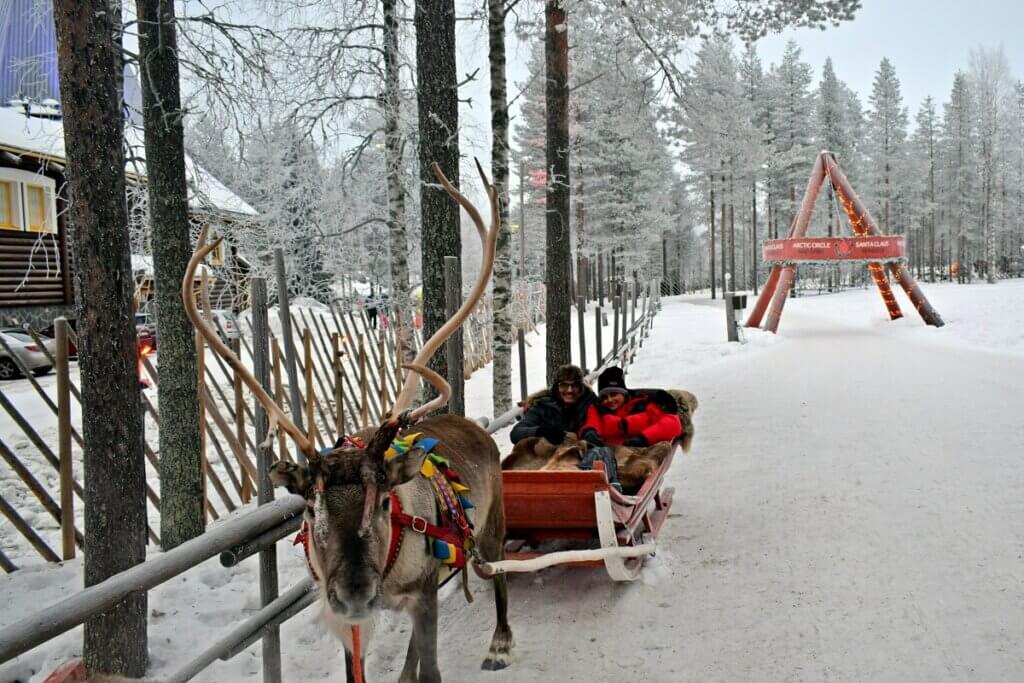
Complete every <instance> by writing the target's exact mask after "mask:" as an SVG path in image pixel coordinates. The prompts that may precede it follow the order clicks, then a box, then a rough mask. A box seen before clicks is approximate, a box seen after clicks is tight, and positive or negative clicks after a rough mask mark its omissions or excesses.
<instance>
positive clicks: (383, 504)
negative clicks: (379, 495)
mask: <svg viewBox="0 0 1024 683" xmlns="http://www.w3.org/2000/svg"><path fill="white" fill-rule="evenodd" d="M380 507H381V509H382V510H390V509H391V496H387V497H385V498H384V500H382V501H381V503H380Z"/></svg>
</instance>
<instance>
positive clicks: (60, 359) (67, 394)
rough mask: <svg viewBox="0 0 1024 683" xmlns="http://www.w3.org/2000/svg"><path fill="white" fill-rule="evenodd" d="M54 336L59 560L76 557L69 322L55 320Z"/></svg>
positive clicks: (59, 319)
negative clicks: (58, 459) (58, 472)
mask: <svg viewBox="0 0 1024 683" xmlns="http://www.w3.org/2000/svg"><path fill="white" fill-rule="evenodd" d="M54 330H55V332H56V337H57V358H56V360H57V435H58V445H59V447H60V448H59V453H60V538H61V550H62V557H63V559H65V560H71V559H74V557H75V510H74V505H75V497H74V491H73V490H72V488H71V482H72V480H73V479H74V473H73V472H72V469H71V382H70V378H69V376H68V321H67V319H65V318H57V319H56V320H55V321H54Z"/></svg>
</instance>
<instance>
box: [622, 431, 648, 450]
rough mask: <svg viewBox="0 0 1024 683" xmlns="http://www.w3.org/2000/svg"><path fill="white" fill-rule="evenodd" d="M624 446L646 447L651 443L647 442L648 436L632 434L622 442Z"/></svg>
mask: <svg viewBox="0 0 1024 683" xmlns="http://www.w3.org/2000/svg"><path fill="white" fill-rule="evenodd" d="M622 445H623V446H631V447H633V448H645V447H647V446H649V445H650V444H648V443H647V437H646V436H644V435H643V434H641V435H640V436H631V437H629V438H628V439H626V440H625V441H623V442H622Z"/></svg>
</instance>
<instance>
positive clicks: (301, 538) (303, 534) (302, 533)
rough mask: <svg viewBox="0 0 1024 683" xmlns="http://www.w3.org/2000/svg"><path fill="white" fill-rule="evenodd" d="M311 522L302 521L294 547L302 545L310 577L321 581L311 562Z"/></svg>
mask: <svg viewBox="0 0 1024 683" xmlns="http://www.w3.org/2000/svg"><path fill="white" fill-rule="evenodd" d="M309 533H310V531H309V522H307V521H306V520H302V528H301V529H299V533H298V534H297V535H296V536H295V540H294V541H292V545H298V544H300V543H301V544H302V550H303V552H304V553H305V554H306V569H308V570H309V575H310V576H312V577H313V580H314V581H320V577H318V576H317V575H316V571H315V570H314V569H313V563H312V562H310V560H309Z"/></svg>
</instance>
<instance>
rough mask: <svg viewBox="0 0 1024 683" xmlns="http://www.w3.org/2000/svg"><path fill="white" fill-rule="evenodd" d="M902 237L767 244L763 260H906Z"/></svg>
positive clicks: (805, 239) (809, 239)
mask: <svg viewBox="0 0 1024 683" xmlns="http://www.w3.org/2000/svg"><path fill="white" fill-rule="evenodd" d="M906 253H907V248H906V240H905V239H904V237H903V235H864V236H861V237H794V238H791V239H784V240H765V241H764V244H763V245H762V247H761V254H762V258H763V259H764V260H765V261H766V262H768V263H795V262H800V261H896V260H899V259H902V258H904V257H905V256H906Z"/></svg>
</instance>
